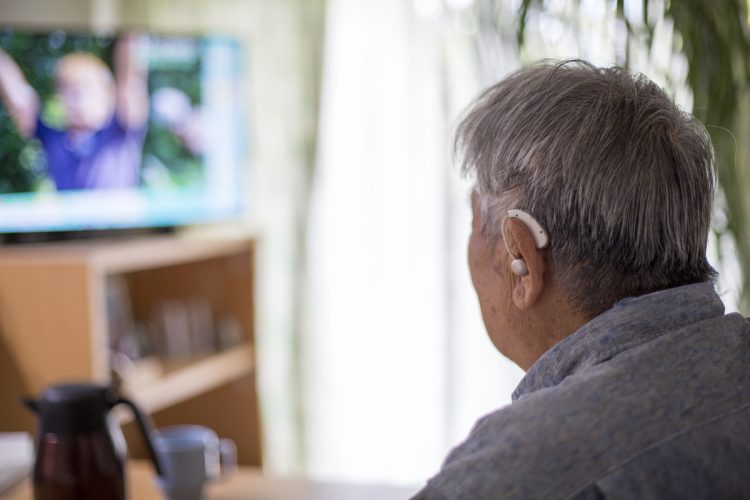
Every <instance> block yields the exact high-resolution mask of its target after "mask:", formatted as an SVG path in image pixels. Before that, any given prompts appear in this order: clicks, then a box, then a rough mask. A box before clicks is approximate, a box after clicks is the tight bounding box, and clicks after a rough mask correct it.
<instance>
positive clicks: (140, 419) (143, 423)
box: [112, 398, 162, 476]
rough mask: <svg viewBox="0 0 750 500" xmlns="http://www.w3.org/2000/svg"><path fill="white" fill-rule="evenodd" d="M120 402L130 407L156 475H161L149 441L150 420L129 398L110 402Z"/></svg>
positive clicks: (152, 446)
mask: <svg viewBox="0 0 750 500" xmlns="http://www.w3.org/2000/svg"><path fill="white" fill-rule="evenodd" d="M120 403H122V404H124V405H126V406H128V407H129V408H130V411H132V412H133V415H134V416H135V421H136V422H137V424H138V428H139V429H140V430H141V434H142V435H143V441H144V444H145V445H146V451H147V452H148V455H149V458H151V461H152V462H153V463H154V468H155V469H156V475H157V476H161V475H162V471H161V465H160V464H159V459H158V458H157V456H156V452H155V451H154V444H153V443H152V442H151V429H152V428H153V426H152V425H151V420H150V419H149V418H148V417H147V416H146V415H144V414H143V413H141V410H140V409H139V408H138V407H137V406H136V404H135V403H133V402H132V401H130V400H129V399H125V398H118V399H117V400H116V401H115V402H114V403H113V404H112V406H115V405H119V404H120Z"/></svg>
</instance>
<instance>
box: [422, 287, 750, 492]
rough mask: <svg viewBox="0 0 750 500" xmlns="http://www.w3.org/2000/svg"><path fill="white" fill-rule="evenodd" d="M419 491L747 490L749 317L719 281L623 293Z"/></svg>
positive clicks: (541, 364)
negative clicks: (723, 294)
mask: <svg viewBox="0 0 750 500" xmlns="http://www.w3.org/2000/svg"><path fill="white" fill-rule="evenodd" d="M415 498H416V499H419V500H424V499H471V500H481V499H495V498H540V499H541V498H543V499H558V498H561V499H562V498H564V499H601V498H607V499H634V498H638V499H650V498H664V499H672V498H690V499H703V498H750V324H749V323H748V321H747V320H746V319H745V318H743V317H742V316H741V315H739V314H736V313H735V314H727V315H725V314H724V306H723V304H722V302H721V300H720V298H719V297H718V295H717V294H716V292H715V291H714V289H713V286H712V285H711V284H709V283H702V284H696V285H688V286H682V287H677V288H672V289H669V290H664V291H660V292H656V293H652V294H648V295H644V296H640V297H635V298H628V299H625V300H622V301H620V302H618V303H617V304H615V306H614V307H612V308H611V309H610V310H608V311H607V312H605V313H603V314H601V315H600V316H598V317H596V318H594V319H593V320H592V321H590V322H589V323H587V324H586V325H584V326H583V327H582V328H580V329H579V330H578V331H576V332H575V333H573V334H572V335H570V336H568V337H567V338H565V339H564V340H562V341H561V342H559V343H558V344H557V345H555V346H554V347H553V348H552V349H550V350H549V351H547V352H546V353H545V354H544V355H543V356H542V357H541V358H540V359H539V360H538V361H537V362H536V363H535V364H534V365H533V366H532V367H531V369H530V370H529V371H528V373H527V374H526V376H525V377H524V379H523V380H522V381H521V383H520V384H519V386H518V388H517V389H516V391H515V392H514V394H513V402H512V403H511V404H510V405H508V406H506V407H505V408H502V409H500V410H498V411H496V412H494V413H492V414H490V415H488V416H486V417H484V418H482V419H481V420H480V421H479V422H478V423H477V425H476V426H475V428H474V429H473V430H472V432H471V434H470V435H469V437H468V438H467V439H466V441H465V442H464V443H463V444H461V445H459V446H458V447H457V448H455V449H454V450H453V451H452V452H451V453H450V454H449V455H448V458H447V459H446V460H445V463H444V464H443V467H442V469H441V470H440V472H439V473H438V474H437V475H436V476H435V477H434V478H432V479H431V480H430V481H429V482H428V484H427V486H426V487H425V488H424V489H423V490H422V491H421V492H420V493H418V494H417V495H416V497H415Z"/></svg>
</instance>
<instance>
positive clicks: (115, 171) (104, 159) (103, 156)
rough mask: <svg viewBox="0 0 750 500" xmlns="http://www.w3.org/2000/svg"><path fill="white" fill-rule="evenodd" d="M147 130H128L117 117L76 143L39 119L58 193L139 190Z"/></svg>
mask: <svg viewBox="0 0 750 500" xmlns="http://www.w3.org/2000/svg"><path fill="white" fill-rule="evenodd" d="M145 132H146V130H145V127H140V128H137V129H126V128H124V127H123V126H122V125H120V124H119V122H118V121H117V119H115V117H112V118H111V119H110V120H109V122H108V123H107V124H106V125H105V126H104V127H103V128H102V129H100V130H99V131H97V132H95V133H92V134H91V135H88V136H86V137H79V138H77V139H76V140H75V141H74V140H71V137H70V136H69V135H68V133H67V132H66V131H65V130H58V129H54V128H51V127H48V126H47V125H46V124H45V123H44V122H43V121H42V120H41V119H37V124H36V133H35V135H36V137H37V138H38V139H39V140H40V141H41V142H42V146H43V147H44V152H45V156H46V159H47V166H48V170H49V173H50V176H51V177H52V180H53V181H54V182H55V186H56V187H57V189H58V190H70V189H127V188H136V187H138V184H139V179H140V167H141V155H142V150H143V140H144V138H145Z"/></svg>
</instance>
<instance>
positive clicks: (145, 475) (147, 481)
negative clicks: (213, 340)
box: [0, 461, 419, 500]
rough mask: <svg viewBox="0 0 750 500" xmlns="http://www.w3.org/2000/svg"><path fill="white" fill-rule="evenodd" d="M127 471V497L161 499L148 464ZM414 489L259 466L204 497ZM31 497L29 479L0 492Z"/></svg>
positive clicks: (344, 495)
mask: <svg viewBox="0 0 750 500" xmlns="http://www.w3.org/2000/svg"><path fill="white" fill-rule="evenodd" d="M127 474H128V498H129V499H131V500H163V497H162V495H161V494H160V492H159V490H158V489H157V488H156V484H155V482H154V476H153V469H152V467H151V465H150V464H149V463H147V462H140V461H132V462H129V463H128V472H127ZM418 489H419V488H418V487H414V488H405V487H396V486H385V485H363V484H342V483H325V482H320V481H311V480H307V479H280V478H271V477H269V476H266V475H264V474H263V473H262V472H261V471H260V470H259V469H254V468H250V467H240V468H239V470H238V471H237V472H235V473H234V474H232V475H231V476H230V477H228V478H227V479H225V480H219V481H216V482H213V483H210V484H209V486H208V489H207V492H206V493H207V494H206V500H397V499H398V500H403V499H407V498H409V497H410V496H412V495H413V494H414V493H416V492H417V490H418ZM33 497H34V495H33V493H32V488H31V480H30V479H26V480H25V481H23V482H22V483H21V484H19V485H17V486H16V487H15V488H13V489H11V490H10V491H9V492H7V493H6V494H5V495H0V499H2V500H31V499H32V498H33Z"/></svg>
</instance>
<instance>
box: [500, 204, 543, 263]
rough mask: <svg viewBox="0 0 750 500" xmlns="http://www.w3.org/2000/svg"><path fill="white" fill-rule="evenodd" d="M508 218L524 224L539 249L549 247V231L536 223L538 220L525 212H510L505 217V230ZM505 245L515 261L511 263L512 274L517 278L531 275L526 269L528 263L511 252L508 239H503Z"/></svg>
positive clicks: (515, 210)
mask: <svg viewBox="0 0 750 500" xmlns="http://www.w3.org/2000/svg"><path fill="white" fill-rule="evenodd" d="M508 218H511V219H517V220H519V221H520V222H522V223H523V225H524V226H526V229H528V230H529V232H530V233H531V236H532V237H533V238H534V244H535V245H536V247H537V248H538V249H540V250H541V249H542V248H546V247H547V245H549V236H548V235H547V231H545V230H544V229H543V228H542V226H541V225H540V224H539V223H538V222H537V221H536V219H535V218H534V217H532V216H531V215H530V214H528V213H526V212H524V211H523V210H517V209H514V210H508V212H507V213H506V215H505V217H503V222H502V224H503V230H505V221H506V220H507V219H508ZM503 243H505V249H506V250H507V251H508V254H509V255H510V256H511V257H514V259H513V261H511V263H510V270H511V272H512V273H513V274H515V275H516V276H526V275H527V274H529V268H528V267H526V262H525V261H524V260H523V259H522V258H520V257H516V256H515V255H513V252H511V251H510V246H508V240H507V238H503Z"/></svg>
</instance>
